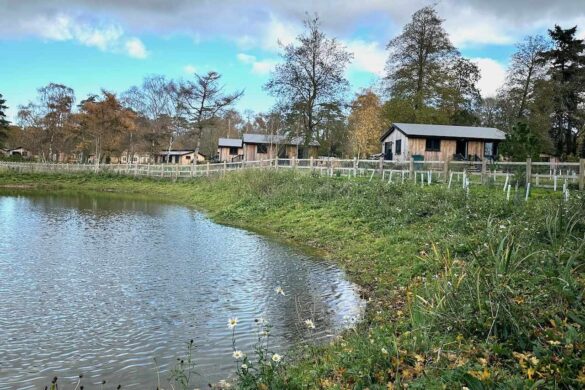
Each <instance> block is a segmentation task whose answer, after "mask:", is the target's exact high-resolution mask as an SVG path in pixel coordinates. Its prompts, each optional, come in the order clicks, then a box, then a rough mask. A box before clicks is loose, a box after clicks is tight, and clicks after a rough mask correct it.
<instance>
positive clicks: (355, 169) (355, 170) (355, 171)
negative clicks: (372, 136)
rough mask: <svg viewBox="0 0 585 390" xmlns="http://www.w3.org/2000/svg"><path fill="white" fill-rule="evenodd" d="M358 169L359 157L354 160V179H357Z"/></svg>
mask: <svg viewBox="0 0 585 390" xmlns="http://www.w3.org/2000/svg"><path fill="white" fill-rule="evenodd" d="M357 169H358V159H357V157H354V158H353V177H357Z"/></svg>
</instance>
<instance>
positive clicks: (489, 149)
mask: <svg viewBox="0 0 585 390" xmlns="http://www.w3.org/2000/svg"><path fill="white" fill-rule="evenodd" d="M494 146H495V145H494V143H493V142H486V143H485V144H484V149H483V155H484V156H485V157H492V156H494V155H495V153H494V152H495V147H494Z"/></svg>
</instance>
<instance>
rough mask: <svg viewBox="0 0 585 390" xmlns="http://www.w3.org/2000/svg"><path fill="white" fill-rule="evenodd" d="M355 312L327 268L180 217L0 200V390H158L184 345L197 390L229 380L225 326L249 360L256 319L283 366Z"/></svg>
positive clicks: (74, 202) (348, 290) (84, 204)
mask: <svg viewBox="0 0 585 390" xmlns="http://www.w3.org/2000/svg"><path fill="white" fill-rule="evenodd" d="M279 286H281V287H282V289H283V290H284V291H285V294H286V295H285V296H282V295H279V294H276V293H275V291H274V290H275V288H276V287H279ZM363 305H364V303H363V301H362V300H360V298H359V296H358V294H357V293H356V289H355V286H354V285H352V284H351V283H349V282H348V281H346V279H345V277H344V274H343V272H341V271H340V270H339V269H337V268H336V267H335V266H333V265H332V264H330V263H328V262H324V261H320V260H318V259H314V258H311V257H309V256H307V255H304V254H301V253H299V252H298V251H295V250H293V249H291V248H288V247H285V246H283V245H280V244H278V243H275V242H273V241H271V240H268V239H266V238H263V237H260V236H258V235H256V234H252V233H249V232H246V231H242V230H239V229H235V228H231V227H226V226H221V225H218V224H215V223H213V222H211V221H210V220H209V219H207V218H205V217H204V216H202V215H201V214H200V213H197V212H195V211H193V210H190V209H187V208H184V207H179V206H174V205H165V204H160V203H156V202H150V201H146V200H127V199H126V200H125V199H114V198H111V197H103V196H102V197H96V196H50V195H42V196H0V389H33V388H44V386H45V385H47V384H49V382H50V380H51V378H52V377H53V376H58V377H59V383H60V384H61V388H73V387H74V386H70V385H69V384H71V383H75V382H76V380H77V378H78V375H79V374H83V375H84V378H83V384H84V385H85V388H93V387H94V384H97V383H101V381H102V380H103V379H105V380H107V382H108V383H109V384H123V388H137V389H138V388H140V389H142V388H155V386H156V382H157V379H156V378H157V369H156V366H157V365H158V367H159V368H158V370H159V372H160V377H161V381H162V382H163V384H164V383H165V382H166V379H167V378H168V376H169V369H170V368H172V367H173V365H174V364H175V363H176V358H177V357H179V356H184V355H185V353H186V344H187V343H188V341H189V340H190V339H193V340H194V343H195V345H196V351H195V362H196V364H197V368H196V370H197V371H198V373H199V374H200V376H197V377H196V379H195V382H194V383H193V387H196V386H202V387H203V386H205V385H206V384H207V383H208V382H212V383H213V382H216V381H218V380H220V379H222V378H226V377H228V376H230V375H231V374H232V373H233V371H234V367H235V363H234V360H233V358H232V357H231V351H232V339H231V331H230V330H229V329H228V327H227V321H228V318H230V317H238V319H239V325H238V326H237V328H236V329H237V333H236V337H237V348H238V349H241V350H243V351H244V352H247V353H248V354H250V353H252V349H253V345H254V343H255V341H256V333H255V329H256V327H255V323H254V319H255V318H258V317H260V316H262V317H264V318H266V319H267V320H268V321H270V323H271V324H272V325H273V330H272V338H271V342H270V344H271V349H273V350H274V351H275V352H278V353H281V354H285V355H286V351H287V349H288V348H290V347H291V346H292V345H293V344H295V343H297V342H299V341H301V340H304V341H307V340H323V339H327V338H329V337H331V336H332V335H334V334H336V333H338V332H339V331H340V330H341V329H342V328H343V327H345V326H348V322H351V321H352V319H353V318H357V317H359V316H360V315H361V313H362V312H363ZM307 318H310V319H313V320H314V321H315V324H316V327H317V328H316V329H315V330H314V331H313V332H309V331H308V330H306V328H305V327H304V324H303V321H304V320H305V319H307ZM155 359H156V364H155ZM64 385H67V386H64ZM164 387H167V386H164Z"/></svg>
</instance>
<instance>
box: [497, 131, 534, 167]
mask: <svg viewBox="0 0 585 390" xmlns="http://www.w3.org/2000/svg"><path fill="white" fill-rule="evenodd" d="M539 149H540V141H539V139H538V137H537V136H536V135H535V134H534V133H533V132H532V131H531V130H530V127H528V125H527V124H526V123H522V122H518V123H517V124H516V125H515V126H514V127H513V128H512V131H510V132H509V133H507V134H506V140H505V141H504V142H503V143H502V147H501V152H502V154H504V155H505V156H507V157H510V158H511V159H512V160H513V161H522V160H526V159H527V158H529V157H530V158H534V159H535V158H537V157H538V152H539Z"/></svg>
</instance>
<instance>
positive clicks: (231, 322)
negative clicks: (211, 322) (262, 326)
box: [228, 317, 238, 329]
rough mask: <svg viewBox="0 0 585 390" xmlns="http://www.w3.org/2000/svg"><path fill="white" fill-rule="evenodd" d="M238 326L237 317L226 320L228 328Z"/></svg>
mask: <svg viewBox="0 0 585 390" xmlns="http://www.w3.org/2000/svg"><path fill="white" fill-rule="evenodd" d="M236 325H238V317H234V318H230V319H229V320H228V328H230V329H233V328H235V327H236Z"/></svg>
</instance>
